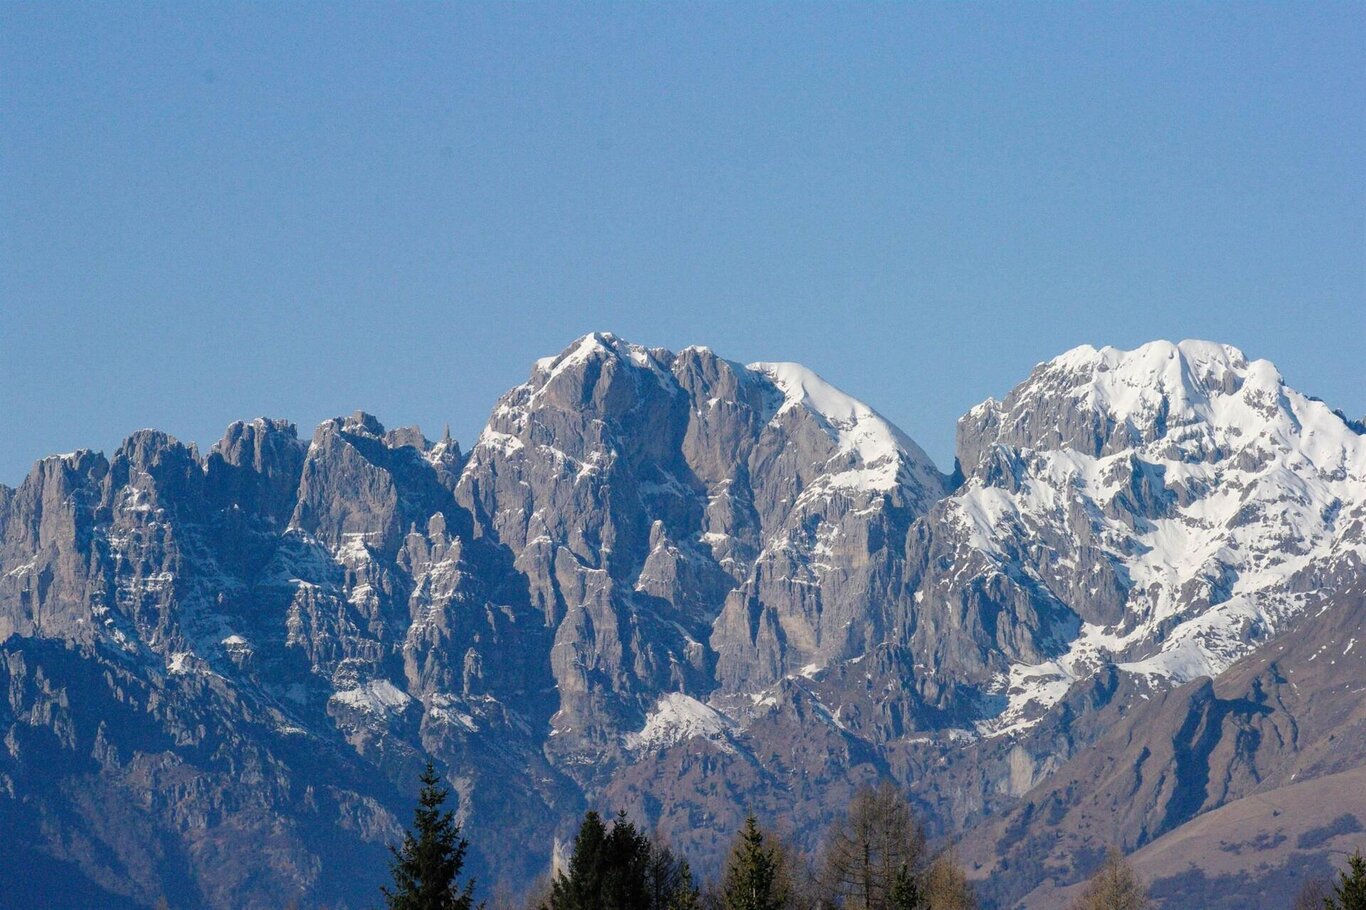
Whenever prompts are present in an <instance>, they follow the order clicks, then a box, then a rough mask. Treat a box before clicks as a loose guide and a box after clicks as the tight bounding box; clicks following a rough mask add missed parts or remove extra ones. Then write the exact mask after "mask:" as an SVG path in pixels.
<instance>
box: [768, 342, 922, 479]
mask: <svg viewBox="0 0 1366 910" xmlns="http://www.w3.org/2000/svg"><path fill="white" fill-rule="evenodd" d="M747 369H748V370H750V371H751V372H753V373H757V374H759V375H762V376H764V377H766V378H767V379H768V380H769V381H770V382H772V383H773V384H774V385H775V386H776V387H777V388H778V390H779V391H781V392H782V394H783V404H782V406H781V407H780V408H779V409H778V413H777V415H775V416H781V415H782V414H784V413H787V412H789V411H792V410H795V409H797V408H804V409H805V410H806V411H807V412H809V413H810V414H812V415H814V416H815V417H816V418H817V419H818V420H819V421H820V422H821V425H822V426H823V428H824V429H825V430H826V432H827V433H829V434H830V437H831V439H833V440H834V441H835V442H836V443H837V444H838V447H839V448H838V452H839V454H840V455H843V456H853V457H854V459H856V463H855V465H854V467H853V468H852V469H851V470H849V471H846V472H843V475H841V476H842V478H843V480H842V483H841V484H840V485H844V486H858V487H860V488H863V489H867V490H890V489H892V488H894V487H895V486H896V485H897V484H898V482H899V475H900V472H901V469H902V467H903V465H905V466H907V467H909V468H910V469H911V471H912V472H913V473H915V474H916V479H917V481H918V482H919V483H920V484H921V485H922V486H924V487H925V488H926V489H929V490H934V489H936V488H940V487H942V483H943V479H942V478H941V477H939V475H938V472H937V471H936V470H935V469H934V468H933V466H932V463H931V461H930V458H929V456H928V455H926V454H925V452H924V450H923V449H921V448H920V446H918V445H916V444H915V442H914V441H913V440H912V439H911V438H910V437H909V436H907V435H906V434H905V433H903V432H902V431H901V430H899V429H897V427H896V426H894V425H893V424H892V423H891V421H889V420H887V419H886V418H885V417H883V416H882V415H881V414H879V413H878V412H877V411H875V410H873V409H872V408H871V407H869V406H868V405H866V404H864V403H863V402H862V401H859V400H858V399H857V398H854V397H853V396H852V395H849V394H846V393H845V392H842V391H840V390H839V389H837V388H835V387H834V386H833V385H831V384H830V383H828V382H826V381H825V380H824V379H822V378H821V377H820V376H818V375H817V374H816V373H815V372H814V371H812V370H810V369H807V368H806V367H804V366H802V365H801V364H798V363H751V364H749V366H748V367H747Z"/></svg>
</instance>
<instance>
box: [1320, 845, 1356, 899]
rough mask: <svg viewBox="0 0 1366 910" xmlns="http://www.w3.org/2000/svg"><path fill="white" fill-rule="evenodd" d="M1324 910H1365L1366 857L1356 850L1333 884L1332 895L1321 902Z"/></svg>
mask: <svg viewBox="0 0 1366 910" xmlns="http://www.w3.org/2000/svg"><path fill="white" fill-rule="evenodd" d="M1323 906H1324V910H1366V857H1363V856H1362V855H1361V851H1360V850H1358V851H1357V852H1356V853H1353V854H1352V856H1351V857H1350V858H1349V859H1348V860H1347V868H1346V869H1344V870H1342V872H1341V873H1340V874H1339V875H1338V880H1337V881H1336V882H1335V883H1334V884H1333V894H1332V896H1331V897H1327V898H1325V899H1324V901H1323Z"/></svg>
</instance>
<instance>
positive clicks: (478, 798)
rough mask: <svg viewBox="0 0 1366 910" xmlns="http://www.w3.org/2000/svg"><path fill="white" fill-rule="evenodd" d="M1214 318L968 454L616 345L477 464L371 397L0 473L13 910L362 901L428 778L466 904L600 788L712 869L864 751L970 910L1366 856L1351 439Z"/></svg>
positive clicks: (1043, 400) (1226, 878)
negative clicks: (897, 791) (218, 434)
mask: <svg viewBox="0 0 1366 910" xmlns="http://www.w3.org/2000/svg"><path fill="white" fill-rule="evenodd" d="M1364 431H1366V427H1363V425H1362V422H1361V421H1356V420H1351V419H1349V418H1347V417H1345V416H1344V415H1343V413H1342V412H1341V411H1335V410H1333V409H1332V408H1331V407H1330V406H1329V405H1328V404H1326V403H1324V402H1322V401H1320V400H1318V399H1315V398H1313V397H1311V396H1308V395H1305V394H1302V393H1300V392H1298V391H1296V390H1294V389H1292V388H1290V387H1289V386H1287V385H1286V384H1285V382H1284V380H1283V378H1282V377H1281V375H1280V373H1279V372H1278V371H1277V369H1276V368H1275V367H1274V366H1273V365H1272V364H1271V363H1269V362H1267V361H1265V360H1250V359H1248V358H1247V357H1246V356H1245V355H1244V354H1243V353H1242V352H1240V351H1238V350H1237V349H1235V348H1232V347H1230V346H1227V345H1220V344H1214V343H1209V342H1199V341H1183V342H1181V343H1179V344H1173V343H1169V342H1163V341H1159V342H1153V343H1150V344H1147V345H1144V346H1142V347H1140V348H1138V349H1136V350H1133V351H1122V350H1117V349H1115V348H1110V347H1106V348H1101V349H1096V348H1093V347H1089V346H1084V347H1080V348H1076V349H1073V350H1071V351H1068V352H1067V353H1065V354H1063V355H1061V356H1060V357H1057V358H1055V359H1054V360H1051V361H1049V362H1047V363H1044V364H1040V365H1039V366H1038V367H1036V368H1035V369H1034V371H1033V372H1032V373H1030V375H1029V376H1028V377H1026V378H1025V379H1024V380H1023V381H1022V382H1021V383H1020V384H1019V385H1017V386H1016V387H1015V388H1014V389H1011V390H1010V391H1009V392H1008V393H1007V394H1006V395H1005V396H1004V397H1003V398H1001V399H1000V400H996V399H989V400H988V401H986V402H983V403H982V404H980V405H978V406H977V407H974V408H973V409H972V410H970V411H968V413H966V414H965V415H964V416H963V417H962V418H961V419H960V420H959V422H958V427H957V457H956V464H955V466H954V471H953V473H952V474H945V473H943V472H942V471H941V470H940V469H939V468H938V467H937V466H936V465H935V464H934V463H933V462H932V461H931V460H930V459H929V458H928V457H927V456H926V455H925V453H924V452H923V451H922V450H921V449H920V447H919V446H917V445H916V443H915V442H914V441H913V440H912V439H911V438H910V437H909V436H908V435H907V434H906V433H904V432H902V431H901V430H899V429H898V428H897V427H895V426H893V425H892V424H891V423H890V422H889V421H887V420H886V419H884V418H883V417H882V416H881V415H879V414H878V412H877V411H875V410H874V409H873V408H871V407H869V406H868V405H866V404H864V403H863V402H860V401H858V400H856V399H854V398H852V397H850V396H849V395H846V394H845V393H843V392H841V391H840V390H838V389H836V388H834V387H832V386H830V385H829V384H828V383H826V382H824V381H823V380H822V379H821V378H820V377H819V376H817V375H816V374H815V373H813V372H811V371H810V370H807V369H805V368H803V367H801V366H799V365H797V364H791V363H756V364H750V365H747V366H746V365H741V364H738V363H734V362H731V361H728V360H725V359H723V358H721V357H719V356H718V355H716V354H714V353H713V352H711V351H710V350H708V349H706V348H700V347H692V348H686V349H684V350H682V351H679V352H671V351H668V350H663V349H659V348H647V347H643V346H640V345H635V344H631V343H628V342H626V341H624V340H622V339H620V338H617V337H615V336H613V335H610V334H606V333H595V334H590V335H587V336H584V337H583V338H581V339H579V340H578V341H576V342H575V343H573V344H572V345H570V346H569V347H568V348H566V349H565V350H564V351H563V352H561V353H560V354H558V355H556V356H554V357H548V358H544V359H542V360H539V361H537V362H536V363H535V364H534V365H533V367H532V369H531V374H530V376H529V378H528V379H527V381H526V382H525V383H523V384H522V385H519V386H517V387H516V388H514V389H512V390H511V391H509V392H508V393H507V394H505V395H504V396H503V397H502V398H501V399H500V400H499V401H498V402H497V404H496V405H495V407H494V409H493V412H492V415H491V416H490V418H489V422H488V424H487V426H486V427H485V428H484V430H483V432H482V433H481V434H480V435H479V437H478V438H477V439H476V440H475V442H474V444H473V445H472V446H471V447H470V448H469V450H468V451H467V452H466V451H464V450H462V449H461V447H460V446H459V445H458V444H457V443H456V442H455V441H454V440H452V439H451V438H450V437H449V434H447V435H446V436H444V437H443V438H442V439H440V440H437V441H435V442H434V441H432V440H429V439H427V438H426V437H424V436H423V434H422V433H421V432H420V431H419V430H418V429H417V428H415V427H411V428H402V429H391V430H386V428H385V427H384V426H383V425H382V424H381V423H380V422H379V421H378V420H377V419H376V418H375V417H372V416H370V415H368V414H365V413H357V414H355V415H353V416H351V417H347V418H337V419H333V420H329V421H327V422H325V423H323V424H322V425H321V426H319V427H318V428H317V429H316V430H315V431H314V433H313V435H312V438H311V439H308V440H305V439H302V438H300V437H299V435H298V432H297V430H296V428H295V427H294V426H293V425H292V424H289V423H287V422H284V421H279V420H267V419H258V420H254V421H251V422H241V423H235V424H233V425H232V426H230V427H229V428H228V429H227V431H226V433H225V434H224V436H223V438H222V439H221V440H220V441H219V442H218V443H216V444H215V445H214V446H213V447H212V448H211V449H210V450H208V451H207V452H200V451H198V450H197V449H196V448H195V447H194V446H189V445H185V444H182V443H180V442H178V441H177V440H175V439H173V438H172V437H170V436H168V435H166V434H164V433H161V432H158V431H154V430H142V431H139V432H136V433H134V434H133V435H131V436H130V437H129V438H128V439H127V440H126V441H125V442H124V443H123V445H122V446H121V447H120V448H119V449H118V451H116V452H115V453H114V454H113V456H112V457H106V456H105V455H103V454H99V453H95V452H91V451H85V450H83V451H78V452H74V453H70V454H65V455H54V456H50V457H47V458H44V459H42V460H41V461H39V462H38V463H37V464H36V465H35V466H34V468H33V470H32V472H31V473H30V474H29V476H28V477H27V478H26V479H25V480H24V481H23V482H22V483H21V484H20V485H19V486H18V487H17V488H14V489H11V488H8V487H4V486H0V686H3V691H4V692H6V693H7V698H6V699H4V700H3V701H0V730H3V741H4V747H3V749H0V826H3V830H4V831H5V832H6V834H7V835H8V837H7V840H8V842H9V847H8V848H7V849H6V850H4V851H0V883H3V886H4V887H3V888H0V905H3V906H15V907H20V906H37V905H40V904H41V905H43V906H48V907H56V908H65V907H70V908H75V907H86V906H92V905H99V906H104V907H110V908H124V907H129V908H131V907H148V906H152V905H153V904H154V903H155V902H156V901H157V900H158V899H159V898H162V897H165V898H166V899H167V900H168V901H169V903H170V904H171V906H176V907H181V906H184V907H207V908H256V907H275V906H278V905H279V903H280V901H281V897H282V895H285V896H296V897H297V898H298V900H299V901H300V902H301V904H302V905H304V906H313V905H318V904H324V903H325V904H326V905H328V906H331V907H339V906H347V907H353V908H354V907H361V906H366V905H368V904H370V903H373V901H374V899H375V897H376V896H377V888H378V886H379V884H381V883H382V881H383V880H384V877H385V870H386V858H387V852H386V849H385V845H386V844H387V843H389V842H393V841H394V840H396V839H397V838H398V837H399V836H400V834H401V830H402V826H403V825H404V824H405V822H406V820H407V817H408V813H409V811H410V806H411V802H412V797H413V794H414V792H415V789H416V780H417V776H418V772H419V771H420V769H421V768H422V766H423V764H424V763H425V762H426V761H427V760H429V759H430V760H432V761H434V762H435V763H436V765H437V767H438V768H439V769H440V770H441V771H442V773H443V774H444V776H445V778H446V780H447V781H448V782H449V784H450V786H451V788H452V791H453V798H454V805H455V808H456V812H457V817H458V819H459V820H460V822H461V823H462V825H463V826H464V832H465V834H466V836H467V837H469V839H470V841H471V844H472V848H471V850H472V852H471V863H472V866H473V867H474V871H475V872H476V874H477V875H478V877H479V879H480V881H481V883H483V886H486V887H488V888H490V889H493V888H502V889H505V890H509V891H516V890H518V889H520V888H523V887H525V886H526V885H527V884H528V883H529V882H531V881H532V880H533V879H534V878H535V877H536V876H538V875H541V874H543V873H544V872H545V871H546V870H547V869H548V868H549V866H550V863H551V862H552V860H553V858H554V857H555V855H556V854H557V851H558V850H560V848H561V847H562V846H563V844H564V843H565V842H566V841H567V839H568V838H569V837H570V836H571V835H572V832H573V830H574V825H575V822H576V820H577V818H578V817H579V816H580V815H581V814H582V812H583V811H584V810H585V809H587V808H597V809H600V810H604V811H615V810H617V809H624V810H626V811H627V812H628V813H630V814H631V815H632V817H633V818H634V819H635V820H636V821H637V822H638V823H639V824H642V825H643V826H644V827H645V828H646V829H648V830H651V831H656V832H658V833H659V834H660V835H661V836H662V837H664V838H666V839H667V840H668V842H669V843H671V844H673V845H674V846H675V847H676V848H678V849H679V850H681V851H682V852H683V853H685V854H687V855H689V856H691V857H694V858H695V859H694V862H695V863H696V864H697V865H698V866H699V867H700V869H701V871H703V872H709V871H712V867H711V866H709V865H708V863H714V862H715V861H716V860H717V859H718V858H719V856H720V854H721V851H722V849H723V847H724V845H725V844H726V843H727V842H728V841H729V839H730V837H731V836H732V835H733V833H734V832H735V831H736V830H737V828H738V827H739V825H740V823H741V821H742V820H743V818H744V816H745V814H746V813H747V812H750V811H753V812H755V813H757V814H758V815H759V816H760V818H761V819H763V820H764V821H766V822H768V823H770V824H773V825H774V826H776V827H777V828H778V829H779V830H781V831H783V832H784V833H785V834H786V835H787V836H789V837H791V838H792V839H793V840H794V841H795V842H796V843H797V844H798V845H799V846H802V847H805V848H808V849H814V848H815V847H817V846H818V844H817V843H815V840H814V839H815V838H816V837H817V836H818V832H819V831H821V830H822V829H823V828H824V825H825V823H827V822H828V821H829V820H830V819H831V818H832V817H834V816H835V815H836V814H838V813H839V812H840V811H841V809H842V808H843V807H844V806H846V805H847V804H848V800H849V797H850V795H851V794H852V793H853V792H854V790H855V789H856V788H858V787H859V786H860V785H862V784H865V783H869V782H874V781H877V780H878V779H881V778H891V779H893V780H895V781H896V782H897V783H898V784H899V785H900V786H901V787H903V788H904V789H905V790H906V791H907V793H908V794H909V795H910V798H911V799H912V800H913V802H914V804H915V806H916V808H917V810H918V812H919V813H920V814H921V816H922V817H923V818H924V819H925V820H926V822H927V824H928V826H929V828H930V832H931V834H932V835H933V836H934V837H935V838H937V839H939V840H941V841H951V842H953V843H954V845H955V847H954V849H955V851H956V852H957V855H958V856H959V858H960V860H961V861H963V862H964V863H965V864H966V866H967V868H968V870H969V874H970V876H971V877H972V878H973V879H974V881H975V883H976V887H977V890H978V893H979V895H980V896H981V897H982V898H983V901H984V903H985V904H986V905H987V906H990V907H996V908H1016V907H1025V908H1046V907H1056V906H1059V903H1058V902H1059V901H1060V900H1061V899H1062V898H1060V897H1059V895H1062V894H1066V893H1070V892H1068V890H1067V889H1069V888H1070V887H1072V886H1074V885H1075V883H1076V882H1078V881H1079V880H1081V879H1083V878H1085V877H1086V875H1088V874H1089V873H1090V872H1091V871H1092V870H1093V869H1094V868H1095V867H1096V866H1097V865H1098V864H1099V862H1100V860H1101V859H1102V858H1103V854H1104V850H1105V848H1106V846H1107V845H1111V844H1113V845H1116V846H1118V847H1120V848H1121V849H1123V850H1125V851H1126V852H1129V853H1131V854H1132V856H1133V861H1134V862H1135V864H1136V865H1137V867H1138V869H1139V871H1140V872H1141V873H1143V874H1145V875H1146V876H1148V877H1149V878H1150V880H1151V881H1152V884H1153V893H1154V895H1155V896H1156V897H1158V898H1160V899H1162V900H1163V906H1164V907H1166V908H1169V910H1170V908H1187V907H1207V908H1222V907H1230V908H1232V907H1247V908H1283V907H1287V906H1289V902H1290V900H1291V897H1292V896H1293V894H1294V892H1295V890H1297V888H1298V887H1299V884H1300V883H1301V882H1302V881H1303V880H1304V878H1306V877H1309V876H1316V875H1325V874H1326V873H1327V872H1328V870H1329V869H1330V868H1331V867H1332V865H1333V864H1334V863H1335V862H1336V859H1335V858H1337V857H1339V854H1341V853H1342V852H1343V851H1345V850H1349V849H1350V848H1351V847H1352V846H1354V845H1357V844H1361V843H1363V841H1366V835H1363V833H1362V832H1363V828H1366V789H1364V788H1363V786H1362V785H1363V783H1366V777H1363V775H1366V629H1363V625H1364V624H1366V436H1363V432H1364Z"/></svg>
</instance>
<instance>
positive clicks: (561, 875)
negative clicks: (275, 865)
mask: <svg viewBox="0 0 1366 910" xmlns="http://www.w3.org/2000/svg"><path fill="white" fill-rule="evenodd" d="M447 795H448V793H447V791H446V789H445V788H444V787H443V786H442V784H441V781H440V778H439V777H438V775H437V773H436V771H435V770H434V769H433V767H432V766H431V765H430V764H428V765H427V768H426V771H425V772H424V773H423V775H422V790H421V792H420V794H419V796H418V805H417V809H416V811H415V813H414V819H413V827H412V828H411V829H410V830H409V831H407V832H406V834H405V836H404V838H403V842H402V844H401V845H399V846H397V847H393V848H391V850H392V852H393V860H392V862H391V867H390V874H391V877H392V879H393V884H392V886H388V887H385V888H384V889H382V892H383V895H384V899H385V903H386V906H387V907H388V908H389V910H475V908H476V907H479V908H483V907H485V905H484V904H477V903H476V902H475V883H474V882H473V881H472V880H464V881H462V871H463V868H464V862H465V855H466V851H467V850H468V848H469V844H468V842H467V841H466V840H465V839H464V838H463V837H461V835H460V827H459V826H458V825H457V824H456V822H455V819H454V815H453V814H452V813H451V812H450V811H448V810H446V809H445V808H444V803H445V800H446V798H447ZM1311 885H1312V889H1311V886H1306V889H1305V891H1303V892H1301V895H1300V897H1299V898H1297V899H1296V902H1295V905H1294V908H1293V910H1366V859H1363V858H1362V856H1361V854H1360V852H1358V853H1357V854H1356V855H1354V856H1353V857H1352V858H1351V859H1350V860H1349V862H1348V865H1347V868H1346V869H1344V870H1343V871H1342V873H1341V874H1340V876H1339V879H1338V881H1337V882H1335V883H1332V884H1329V883H1311ZM977 906H978V904H977V900H976V897H975V896H974V894H973V889H972V886H971V883H970V882H969V881H968V878H967V875H966V873H965V871H964V870H963V868H962V867H961V866H960V865H959V864H958V863H957V861H956V860H955V857H954V854H953V850H952V848H948V849H941V850H938V851H934V850H931V849H930V845H929V843H928V841H927V840H926V837H925V833H924V830H923V828H922V827H921V825H920V824H919V822H918V821H917V820H916V818H915V816H914V814H913V813H912V811H911V808H910V806H909V805H908V803H907V802H906V800H905V798H904V796H903V795H902V794H901V793H900V792H899V791H898V790H897V789H896V788H895V787H894V786H893V785H892V784H890V783H887V782H884V783H882V784H880V785H879V786H876V787H865V788H863V789H861V790H859V791H858V792H857V793H856V794H855V796H854V798H853V800H852V801H851V803H850V805H849V808H848V810H847V811H846V812H845V813H844V814H843V815H842V816H841V817H839V818H838V819H837V820H836V821H835V822H834V823H833V824H832V825H831V827H830V829H829V831H828V832H827V834H826V837H825V840H824V846H823V849H822V851H821V852H820V854H819V855H818V856H816V857H811V856H807V855H805V854H803V853H801V852H800V851H798V850H797V849H795V848H794V846H793V845H792V844H791V843H790V842H788V841H787V840H785V839H784V838H782V837H779V836H778V835H777V834H775V833H774V832H772V831H769V830H767V829H765V828H764V827H763V826H761V825H760V824H759V822H758V820H757V819H756V818H755V817H754V816H753V815H750V816H749V817H748V818H746V819H745V822H744V825H743V826H742V827H741V829H740V830H739V831H738V832H736V834H735V837H734V840H733V841H732V844H731V847H730V850H729V852H728V854H727V856H726V859H725V862H724V864H723V866H722V871H721V874H720V876H719V877H718V878H717V879H716V880H714V881H709V882H705V883H703V882H699V880H698V879H697V877H696V875H694V873H693V871H692V867H691V866H690V865H689V863H688V861H687V859H686V858H684V857H682V856H680V855H678V854H676V853H675V852H674V851H673V850H672V849H670V848H669V847H668V846H667V845H665V844H662V843H658V842H656V841H655V840H653V839H651V838H650V837H649V836H648V835H647V834H646V833H645V832H644V831H642V830H640V829H639V828H638V827H637V826H636V825H635V824H634V823H633V822H632V821H631V820H630V819H629V818H628V817H627V816H626V815H625V813H620V814H618V815H617V816H616V817H615V818H614V819H612V821H611V822H610V823H608V822H606V821H604V819H603V818H602V816H601V815H600V814H598V813H597V812H592V811H590V812H588V813H586V814H585V815H584V818H583V820H582V822H581V823H580V825H579V830H578V833H577V834H576V835H575V837H574V842H573V847H572V851H571V853H570V856H569V859H568V861H567V862H566V863H565V864H564V866H563V868H561V869H558V870H557V871H556V872H555V873H554V874H553V876H552V877H551V878H550V879H549V880H548V881H546V882H544V883H543V884H542V885H541V886H540V887H539V888H538V889H536V890H535V891H534V892H533V894H532V895H531V896H530V897H529V898H528V899H527V900H525V901H523V902H520V903H518V904H510V903H507V902H501V904H500V906H499V907H496V908H492V910H976V908H977ZM1152 906H1153V903H1152V901H1151V900H1150V899H1149V897H1148V892H1147V888H1146V887H1145V885H1144V883H1143V882H1142V880H1141V879H1140V878H1139V877H1138V875H1137V874H1136V873H1135V871H1134V870H1133V868H1132V866H1130V865H1129V863H1128V862H1127V861H1126V860H1125V858H1124V856H1123V854H1121V853H1120V852H1119V851H1118V850H1111V851H1109V853H1108V854H1107V856H1106V859H1105V862H1104V863H1103V864H1102V866H1101V868H1100V870H1099V871H1098V872H1097V873H1096V874H1095V875H1094V876H1093V877H1092V878H1091V880H1090V881H1089V882H1088V883H1087V884H1086V885H1085V887H1084V888H1082V890H1081V891H1080V893H1079V894H1078V896H1077V897H1076V898H1075V899H1074V900H1073V902H1072V903H1071V904H1070V905H1069V908H1068V910H1148V908H1151V907H1152Z"/></svg>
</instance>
